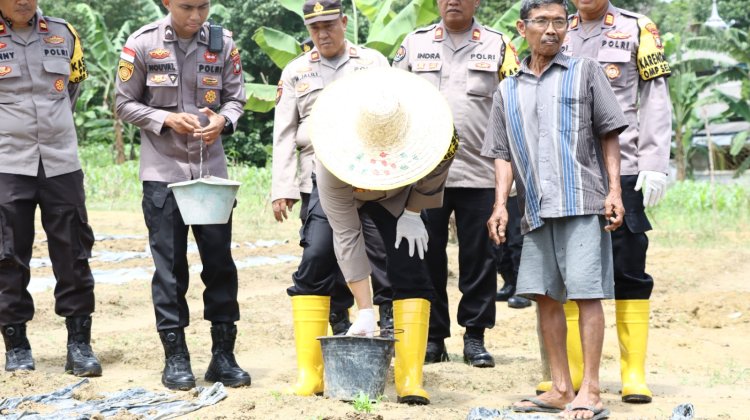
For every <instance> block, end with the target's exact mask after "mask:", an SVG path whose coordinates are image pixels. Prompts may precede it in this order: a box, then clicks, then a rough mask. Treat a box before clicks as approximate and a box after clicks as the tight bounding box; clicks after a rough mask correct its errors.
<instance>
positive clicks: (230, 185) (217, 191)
mask: <svg viewBox="0 0 750 420" xmlns="http://www.w3.org/2000/svg"><path fill="white" fill-rule="evenodd" d="M200 142H201V150H200V155H201V160H200V166H199V168H200V169H199V178H198V179H193V180H190V181H184V182H177V183H174V184H169V185H167V187H168V188H170V189H171V190H172V192H173V193H174V198H175V200H176V201H177V207H179V209H180V214H181V215H182V219H183V221H184V222H185V224H186V225H217V224H225V223H227V222H229V216H230V215H231V214H232V208H234V200H235V198H236V196H237V190H239V188H240V185H242V183H240V182H237V181H231V180H228V179H224V178H219V177H216V176H211V175H210V174H208V171H206V175H205V176H204V175H203V150H204V148H205V150H206V154H208V147H204V146H205V143H204V142H203V138H202V137H201V140H200Z"/></svg>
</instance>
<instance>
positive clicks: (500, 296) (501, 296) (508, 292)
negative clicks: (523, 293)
mask: <svg viewBox="0 0 750 420" xmlns="http://www.w3.org/2000/svg"><path fill="white" fill-rule="evenodd" d="M515 293H516V286H514V285H512V284H510V283H505V284H503V287H502V288H500V290H498V291H497V294H496V295H495V300H496V301H498V302H507V301H508V299H510V298H511V297H512V296H513V295H514V294H515Z"/></svg>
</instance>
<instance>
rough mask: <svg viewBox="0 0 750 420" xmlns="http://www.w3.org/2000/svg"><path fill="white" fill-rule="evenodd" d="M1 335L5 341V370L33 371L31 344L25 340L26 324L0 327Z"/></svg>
mask: <svg viewBox="0 0 750 420" xmlns="http://www.w3.org/2000/svg"><path fill="white" fill-rule="evenodd" d="M2 333H3V341H5V370H6V371H8V372H15V371H17V370H34V358H33V357H31V344H29V340H28V338H26V324H14V325H6V326H4V327H2Z"/></svg>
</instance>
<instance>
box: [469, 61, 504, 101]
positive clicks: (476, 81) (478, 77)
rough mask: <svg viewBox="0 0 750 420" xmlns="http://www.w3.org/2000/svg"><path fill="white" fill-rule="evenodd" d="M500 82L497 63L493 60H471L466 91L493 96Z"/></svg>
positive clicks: (471, 93)
mask: <svg viewBox="0 0 750 420" xmlns="http://www.w3.org/2000/svg"><path fill="white" fill-rule="evenodd" d="M498 83H499V78H498V75H497V63H496V62H491V61H469V74H468V75H467V77H466V93H468V94H470V95H478V96H486V97H490V98H491V97H492V95H493V94H494V92H495V89H496V88H497V84H498Z"/></svg>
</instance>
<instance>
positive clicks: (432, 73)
mask: <svg viewBox="0 0 750 420" xmlns="http://www.w3.org/2000/svg"><path fill="white" fill-rule="evenodd" d="M442 69H443V62H442V61H415V62H414V64H412V66H411V71H412V72H413V73H416V74H418V75H419V76H420V77H422V78H424V79H426V80H428V81H429V82H430V83H432V84H433V85H435V87H436V88H438V89H440V71H441V70H442Z"/></svg>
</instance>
